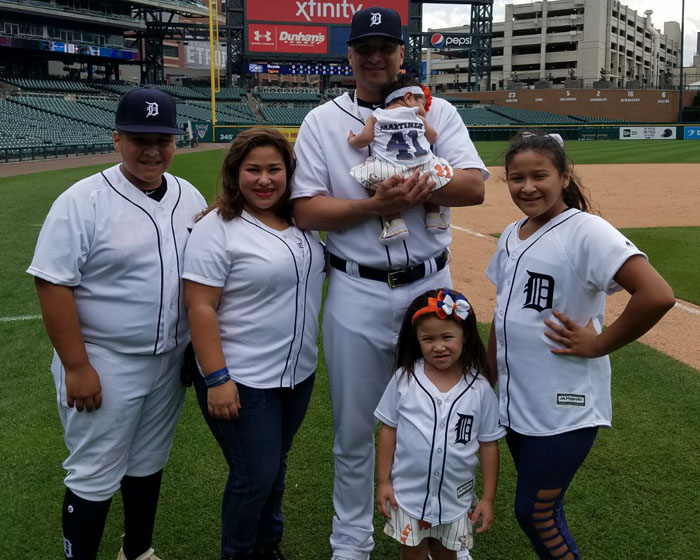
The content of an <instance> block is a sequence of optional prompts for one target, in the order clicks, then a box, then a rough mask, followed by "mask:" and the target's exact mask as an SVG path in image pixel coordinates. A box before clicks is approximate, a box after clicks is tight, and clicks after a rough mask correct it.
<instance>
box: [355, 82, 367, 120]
mask: <svg viewBox="0 0 700 560" xmlns="http://www.w3.org/2000/svg"><path fill="white" fill-rule="evenodd" d="M352 104H353V105H354V106H355V114H356V115H357V118H358V119H360V122H361V123H362V124H365V119H363V118H362V113H360V105H359V103H358V102H357V90H355V94H354V95H353V98H352Z"/></svg>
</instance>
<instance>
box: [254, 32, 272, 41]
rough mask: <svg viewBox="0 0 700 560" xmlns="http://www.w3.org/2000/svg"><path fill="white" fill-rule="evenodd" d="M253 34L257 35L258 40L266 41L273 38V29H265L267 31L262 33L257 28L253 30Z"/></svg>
mask: <svg viewBox="0 0 700 560" xmlns="http://www.w3.org/2000/svg"><path fill="white" fill-rule="evenodd" d="M253 35H254V36H255V40H256V41H260V40H264V41H270V40H272V31H265V33H261V32H260V31H258V30H257V29H256V30H255V31H253Z"/></svg>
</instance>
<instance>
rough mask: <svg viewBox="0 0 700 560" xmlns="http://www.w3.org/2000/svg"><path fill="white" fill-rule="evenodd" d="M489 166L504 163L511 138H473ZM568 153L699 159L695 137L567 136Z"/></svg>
mask: <svg viewBox="0 0 700 560" xmlns="http://www.w3.org/2000/svg"><path fill="white" fill-rule="evenodd" d="M474 145H475V146H476V149H477V150H478V151H479V155H480V156H481V158H482V159H483V160H484V163H485V164H486V165H487V166H497V165H503V154H504V153H505V151H506V148H507V147H508V142H474ZM565 147H566V154H567V155H568V156H569V158H571V161H573V162H574V163H575V164H576V165H582V164H589V163H700V142H695V141H693V140H605V141H598V142H587V141H583V140H567V141H566V144H565Z"/></svg>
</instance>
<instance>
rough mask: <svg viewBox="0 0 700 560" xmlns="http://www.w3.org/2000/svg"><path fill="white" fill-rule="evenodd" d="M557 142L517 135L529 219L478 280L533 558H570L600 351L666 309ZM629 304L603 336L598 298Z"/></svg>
mask: <svg viewBox="0 0 700 560" xmlns="http://www.w3.org/2000/svg"><path fill="white" fill-rule="evenodd" d="M563 145H564V143H563V141H562V139H561V137H559V136H558V135H540V134H533V133H528V132H525V133H522V134H520V135H518V136H516V138H515V139H514V140H513V141H512V142H511V145H510V147H509V148H508V150H507V152H506V156H505V166H506V180H507V182H508V189H509V191H510V195H511V197H512V199H513V202H515V205H516V206H517V207H518V208H520V210H522V212H523V214H525V217H524V218H523V219H521V220H519V221H518V222H514V223H512V224H510V225H509V226H508V227H507V228H506V229H505V231H504V232H503V234H502V235H501V237H500V239H499V242H498V249H497V251H496V254H495V255H494V257H493V259H492V260H491V263H490V264H489V267H488V270H487V272H486V274H487V276H488V277H489V279H490V280H491V281H492V282H493V283H494V284H496V286H497V299H496V312H495V315H494V319H493V324H492V327H491V336H490V339H489V360H490V361H491V363H492V365H493V367H494V368H497V370H498V394H499V412H500V421H501V424H502V425H504V426H505V427H506V428H507V430H508V433H507V436H506V440H507V442H508V447H509V449H510V452H511V455H512V456H513V460H514V462H515V467H516V469H517V471H518V482H517V487H516V495H515V514H516V517H517V519H518V522H519V523H520V526H521V528H522V529H523V531H524V532H525V534H526V535H527V536H528V538H529V539H530V542H531V543H532V546H533V548H534V550H535V552H536V553H537V555H538V557H539V558H557V559H563V560H575V559H578V558H579V551H578V548H577V545H576V541H575V540H574V538H573V537H572V535H571V533H570V532H569V530H568V527H567V524H566V518H565V516H564V510H563V505H562V503H563V497H564V494H565V492H566V490H567V488H568V486H569V484H570V482H571V480H572V479H573V477H574V475H575V473H576V471H577V470H578V468H579V467H580V466H581V464H582V463H583V461H584V459H585V458H586V455H587V454H588V452H589V451H590V449H591V446H592V445H593V441H594V439H595V436H596V433H597V430H598V427H599V426H604V427H609V426H610V422H611V417H612V409H611V400H610V361H609V359H608V354H609V353H610V352H612V351H613V350H616V349H618V348H620V347H622V346H624V345H625V344H628V343H629V342H632V341H633V340H635V339H637V338H638V337H640V336H641V335H642V334H644V333H645V332H646V331H648V330H649V329H650V328H651V327H652V326H653V325H654V324H656V322H658V321H659V319H661V317H662V316H663V315H664V313H666V311H668V309H670V308H671V307H673V305H674V297H673V292H672V291H671V288H670V287H669V286H668V284H667V283H666V282H665V281H664V279H663V278H661V276H660V275H659V274H658V273H657V272H656V270H654V269H653V268H652V267H651V265H650V264H649V263H648V261H647V259H646V256H645V255H644V254H643V253H641V252H640V251H639V250H638V249H637V248H636V247H635V246H634V245H633V244H632V242H630V241H629V240H628V239H626V238H625V237H624V236H623V235H622V234H621V233H620V232H618V231H617V230H616V229H615V228H614V227H612V226H611V225H610V224H609V223H608V222H606V221H605V220H603V219H602V218H600V217H598V216H593V215H591V214H589V213H588V208H589V207H590V204H589V202H588V201H587V199H586V197H585V196H584V194H583V192H582V190H581V187H580V182H579V181H578V179H577V178H575V177H574V175H573V174H572V171H571V168H570V166H569V164H568V161H567V157H566V154H565V153H564V147H563ZM621 289H625V290H627V291H628V292H629V293H630V294H631V295H632V297H631V298H630V300H629V303H628V304H627V306H626V307H625V309H624V311H623V312H622V314H621V315H620V316H619V317H618V318H617V319H616V320H615V321H614V322H613V323H612V324H611V325H609V326H608V327H607V328H606V329H605V330H602V325H603V315H604V310H605V295H606V294H612V293H614V292H617V291H619V290H621Z"/></svg>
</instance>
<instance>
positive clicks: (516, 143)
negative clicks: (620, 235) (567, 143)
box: [505, 130, 598, 214]
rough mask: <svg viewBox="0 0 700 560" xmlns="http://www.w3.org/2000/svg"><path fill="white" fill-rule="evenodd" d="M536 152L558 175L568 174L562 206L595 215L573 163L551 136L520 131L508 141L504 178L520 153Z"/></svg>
mask: <svg viewBox="0 0 700 560" xmlns="http://www.w3.org/2000/svg"><path fill="white" fill-rule="evenodd" d="M530 151H532V152H537V153H538V154H541V155H543V156H546V157H548V158H549V160H550V161H551V162H552V164H553V165H554V167H555V168H556V170H557V171H558V172H559V174H560V175H561V174H563V173H569V176H570V179H569V185H568V186H567V187H566V188H565V189H564V192H563V197H564V204H566V205H567V206H568V207H569V208H577V209H578V210H581V211H583V212H591V213H594V214H597V213H598V212H597V209H595V208H593V205H592V203H591V199H590V196H589V194H588V190H587V189H586V188H585V187H584V186H583V185H582V184H581V179H579V178H578V177H577V176H576V175H574V166H573V163H571V164H570V163H569V162H570V160H569V158H568V157H567V156H566V152H565V151H564V147H563V146H561V145H560V144H559V142H557V141H556V140H555V139H554V138H552V137H551V136H549V135H547V134H545V133H543V132H541V131H534V130H521V131H519V132H518V133H517V134H516V135H515V136H514V137H513V139H512V140H511V141H510V145H509V146H508V149H507V150H506V153H505V162H506V178H507V177H508V167H509V165H510V164H511V162H512V161H513V158H514V157H515V156H516V155H517V154H520V153H522V152H530Z"/></svg>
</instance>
